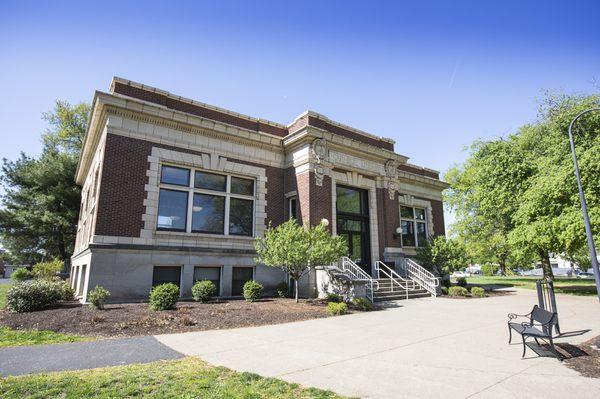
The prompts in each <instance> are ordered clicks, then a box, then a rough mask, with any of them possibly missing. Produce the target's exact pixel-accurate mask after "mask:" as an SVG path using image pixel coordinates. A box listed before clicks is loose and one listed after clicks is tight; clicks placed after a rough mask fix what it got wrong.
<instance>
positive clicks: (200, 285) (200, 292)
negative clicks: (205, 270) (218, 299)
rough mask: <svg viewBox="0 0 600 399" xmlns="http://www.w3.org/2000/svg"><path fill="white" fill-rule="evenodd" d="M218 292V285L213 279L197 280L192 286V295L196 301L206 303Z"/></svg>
mask: <svg viewBox="0 0 600 399" xmlns="http://www.w3.org/2000/svg"><path fill="white" fill-rule="evenodd" d="M216 293H217V287H215V284H214V283H213V282H212V281H209V280H202V281H197V282H196V283H195V284H194V286H193V287H192V297H193V298H194V301H196V302H202V303H206V302H208V301H210V300H211V299H212V297H213V296H214V295H215V294H216Z"/></svg>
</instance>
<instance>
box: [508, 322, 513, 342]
mask: <svg viewBox="0 0 600 399" xmlns="http://www.w3.org/2000/svg"><path fill="white" fill-rule="evenodd" d="M510 341H512V328H510V326H508V343H509V344H510Z"/></svg>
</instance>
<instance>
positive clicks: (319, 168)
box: [310, 139, 327, 187]
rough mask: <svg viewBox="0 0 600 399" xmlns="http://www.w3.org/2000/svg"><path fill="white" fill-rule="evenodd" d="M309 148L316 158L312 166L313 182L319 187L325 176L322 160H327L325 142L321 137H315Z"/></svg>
mask: <svg viewBox="0 0 600 399" xmlns="http://www.w3.org/2000/svg"><path fill="white" fill-rule="evenodd" d="M310 148H311V151H312V153H313V155H314V156H315V158H316V163H315V167H314V172H315V184H316V185H317V186H319V187H320V186H322V185H323V179H324V178H325V168H324V167H323V162H324V161H326V160H327V143H326V142H325V140H323V139H315V140H314V141H313V142H312V144H311V146H310Z"/></svg>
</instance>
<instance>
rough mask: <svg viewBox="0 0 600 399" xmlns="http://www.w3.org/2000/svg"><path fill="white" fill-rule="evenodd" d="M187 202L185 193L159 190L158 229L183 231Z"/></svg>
mask: <svg viewBox="0 0 600 399" xmlns="http://www.w3.org/2000/svg"><path fill="white" fill-rule="evenodd" d="M187 202H188V193H187V192H186V191H175V190H167V189H164V188H161V189H160V194H159V197H158V224H157V227H158V229H159V230H174V231H185V227H186V221H187Z"/></svg>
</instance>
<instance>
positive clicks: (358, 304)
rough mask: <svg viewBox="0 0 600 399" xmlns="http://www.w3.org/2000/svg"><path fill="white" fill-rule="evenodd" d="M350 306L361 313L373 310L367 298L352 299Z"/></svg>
mask: <svg viewBox="0 0 600 399" xmlns="http://www.w3.org/2000/svg"><path fill="white" fill-rule="evenodd" d="M352 305H354V307H355V308H356V309H358V310H361V311H363V312H370V311H371V310H373V304H372V303H371V301H369V300H368V299H367V298H354V299H353V300H352Z"/></svg>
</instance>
